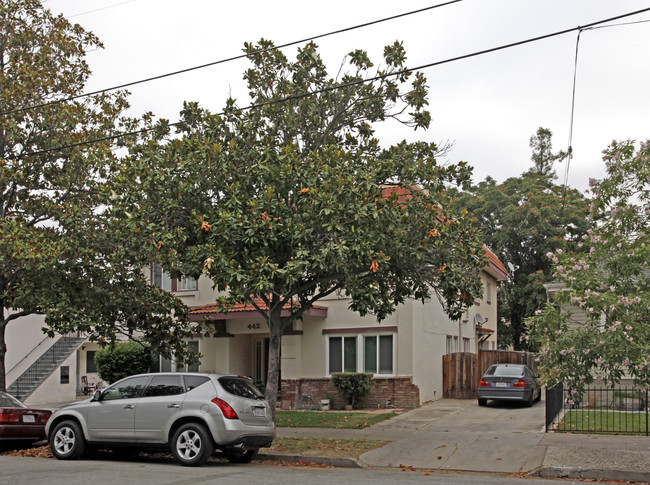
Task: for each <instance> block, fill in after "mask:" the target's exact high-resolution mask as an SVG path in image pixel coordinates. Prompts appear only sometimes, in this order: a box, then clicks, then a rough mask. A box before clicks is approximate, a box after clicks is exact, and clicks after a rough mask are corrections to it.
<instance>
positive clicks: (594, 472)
mask: <svg viewBox="0 0 650 485" xmlns="http://www.w3.org/2000/svg"><path fill="white" fill-rule="evenodd" d="M535 476H539V477H540V478H570V479H590V480H614V481H626V482H643V483H650V472H648V471H636V470H613V469H591V470H587V469H583V468H575V467H554V466H542V467H540V468H539V469H538V470H536V473H535Z"/></svg>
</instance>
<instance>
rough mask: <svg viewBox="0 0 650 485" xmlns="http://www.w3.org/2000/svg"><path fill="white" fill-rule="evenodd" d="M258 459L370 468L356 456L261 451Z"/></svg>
mask: <svg viewBox="0 0 650 485" xmlns="http://www.w3.org/2000/svg"><path fill="white" fill-rule="evenodd" d="M256 459H257V460H260V461H290V462H294V463H313V464H316V465H328V466H334V467H337V468H368V466H367V465H365V464H364V463H362V462H360V461H359V460H357V459H356V458H341V457H329V456H302V455H280V454H274V453H259V454H258V455H257V457H256Z"/></svg>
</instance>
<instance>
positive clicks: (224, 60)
mask: <svg viewBox="0 0 650 485" xmlns="http://www.w3.org/2000/svg"><path fill="white" fill-rule="evenodd" d="M462 1H463V0H451V1H449V2H445V3H440V4H438V5H432V6H430V7H424V8H420V9H418V10H412V11H410V12H405V13H401V14H397V15H393V16H391V17H386V18H383V19H379V20H372V21H370V22H366V23H363V24H358V25H354V26H352V27H345V28H343V29H339V30H334V31H331V32H327V33H324V34H319V35H315V36H313V37H307V38H305V39H301V40H295V41H292V42H288V43H286V44H281V45H278V46H274V47H269V48H267V49H260V50H258V51H255V52H252V53H251V54H240V55H238V56H233V57H228V58H226V59H221V60H218V61H213V62H208V63H206V64H200V65H198V66H194V67H188V68H186V69H181V70H179V71H173V72H168V73H166V74H160V75H157V76H152V77H148V78H145V79H140V80H139V81H132V82H128V83H124V84H119V85H117V86H113V87H110V88H105V89H98V90H97V91H91V92H89V93H82V94H77V95H75V96H69V97H67V98H61V99H56V100H53V101H48V102H47V103H40V104H34V105H31V106H25V107H22V108H15V109H13V110H10V111H4V112H1V113H0V116H3V115H8V114H12V113H20V112H22V111H28V110H32V109H36V108H43V107H45V106H50V105H53V104H58V103H64V102H67V101H73V100H75V99H79V98H84V97H87V96H94V95H96V94H102V93H106V92H108V91H115V90H116V89H124V88H128V87H130V86H135V85H137V84H142V83H147V82H151V81H156V80H158V79H164V78H166V77H171V76H176V75H178V74H184V73H186V72H191V71H196V70H198V69H203V68H206V67H211V66H216V65H218V64H224V63H226V62H231V61H236V60H238V59H244V58H247V57H249V56H251V55H255V54H262V53H264V52H269V51H274V50H277V49H283V48H285V47H291V46H294V45H296V44H301V43H303V42H309V41H311V40H316V39H322V38H323V37H329V36H332V35H336V34H342V33H344V32H349V31H352V30H356V29H361V28H364V27H369V26H371V25H375V24H379V23H382V22H388V21H390V20H395V19H398V18H402V17H407V16H409V15H415V14H418V13H422V12H426V11H427V10H433V9H436V8H440V7H446V6H448V5H451V4H454V3H459V2H462ZM124 3H128V2H124ZM118 5H120V4H118ZM106 8H108V7H106Z"/></svg>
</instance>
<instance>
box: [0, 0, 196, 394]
mask: <svg viewBox="0 0 650 485" xmlns="http://www.w3.org/2000/svg"><path fill="white" fill-rule="evenodd" d="M97 47H101V43H100V42H99V40H98V39H97V37H95V36H94V35H93V34H91V33H89V32H86V31H84V30H83V29H82V28H81V27H80V26H79V25H73V24H71V23H70V22H68V21H67V20H66V19H65V18H64V17H63V16H53V15H52V14H51V12H50V11H49V10H46V9H43V7H42V5H41V3H40V2H39V1H37V0H15V1H11V2H6V1H3V2H2V7H1V8H0V308H1V309H2V310H1V311H2V313H1V314H0V389H5V385H6V383H5V367H4V361H5V360H4V358H5V354H6V342H5V330H6V327H7V325H8V324H9V323H10V322H15V321H20V320H19V319H20V318H22V317H24V316H27V315H33V314H40V315H45V323H46V327H47V330H48V332H49V333H50V334H53V333H54V332H55V331H58V332H61V333H66V332H68V331H73V330H79V331H83V332H88V333H89V338H91V339H93V340H100V339H104V340H113V339H115V338H116V336H119V335H126V336H136V335H139V336H140V337H142V338H143V339H144V340H147V341H155V342H156V343H157V345H158V346H159V347H160V348H161V350H162V351H163V352H167V353H169V352H170V349H169V348H168V344H169V345H170V346H171V347H177V348H178V349H179V350H180V349H181V347H180V345H181V337H182V336H183V335H186V334H188V331H189V329H188V327H187V325H186V323H184V321H183V319H182V316H183V313H184V311H185V308H184V306H183V305H181V304H180V303H179V302H178V301H176V300H175V299H174V298H173V297H172V296H171V295H169V294H168V293H166V292H163V291H159V290H157V289H155V288H153V287H151V286H150V285H149V284H148V283H147V281H146V278H145V277H144V275H143V273H142V267H143V266H144V265H145V264H146V263H147V259H146V258H145V256H146V255H145V253H144V252H143V251H139V250H137V251H136V248H137V246H136V245H133V244H130V243H129V238H128V237H127V236H128V235H126V236H125V235H123V234H119V233H118V232H116V229H117V227H116V226H115V227H113V226H111V221H110V220H109V219H108V218H107V213H105V211H103V208H104V207H106V205H107V203H108V202H109V201H108V199H107V195H108V194H109V192H108V191H107V186H110V179H109V177H110V170H109V169H110V166H111V163H112V162H113V161H114V160H115V157H114V155H113V152H112V151H111V149H112V148H114V147H113V146H111V145H110V144H109V143H108V142H102V143H93V144H87V145H78V146H73V145H75V144H79V143H80V142H84V141H87V140H93V139H99V138H104V137H107V136H110V135H112V134H114V133H116V132H117V131H118V130H120V129H127V130H128V129H131V128H133V126H134V123H135V122H134V121H133V120H130V119H128V118H125V117H123V116H122V115H121V113H122V112H123V110H124V109H125V108H126V107H127V106H128V103H127V99H126V93H124V92H116V93H113V94H100V95H94V96H88V97H84V98H79V99H76V100H68V101H65V102H55V101H61V100H66V99H68V98H70V97H71V96H75V95H78V94H80V93H82V90H83V87H84V84H85V82H86V80H87V79H88V76H89V75H90V70H89V68H88V65H87V64H86V62H85V61H84V56H85V53H86V51H87V50H88V49H93V48H97ZM53 101H54V102H55V103H52V102H53ZM34 106H36V107H34ZM8 309H9V310H8ZM173 312H175V313H176V314H177V316H178V318H173V317H172V313H173Z"/></svg>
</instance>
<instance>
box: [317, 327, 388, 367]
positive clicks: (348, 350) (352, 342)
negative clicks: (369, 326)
mask: <svg viewBox="0 0 650 485" xmlns="http://www.w3.org/2000/svg"><path fill="white" fill-rule="evenodd" d="M393 342H394V338H393V335H365V334H359V335H354V336H331V337H329V339H328V348H329V354H328V357H329V367H328V373H329V374H332V373H334V372H367V373H370V374H394V350H393Z"/></svg>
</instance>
